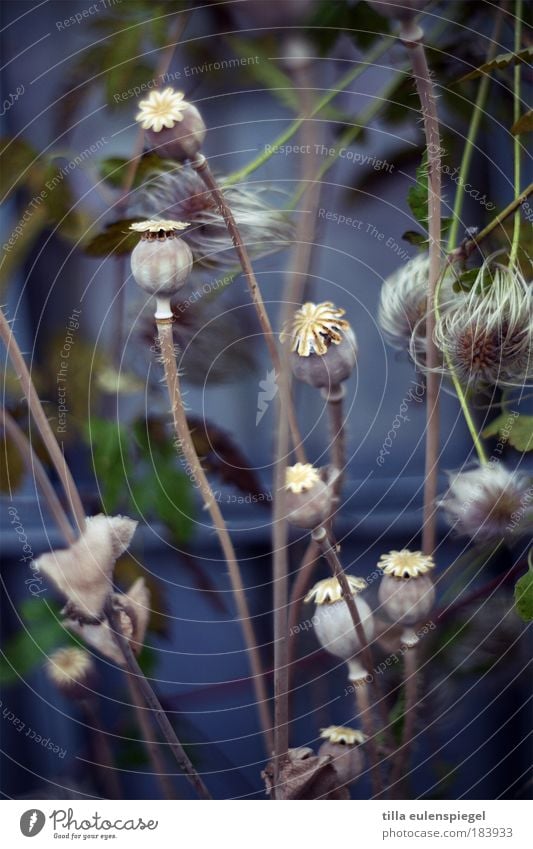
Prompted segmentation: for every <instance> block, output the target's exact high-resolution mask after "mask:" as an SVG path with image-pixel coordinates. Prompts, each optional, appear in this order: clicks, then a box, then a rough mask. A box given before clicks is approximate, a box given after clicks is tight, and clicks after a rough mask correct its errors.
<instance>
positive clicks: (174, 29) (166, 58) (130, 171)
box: [111, 12, 188, 367]
mask: <svg viewBox="0 0 533 849" xmlns="http://www.w3.org/2000/svg"><path fill="white" fill-rule="evenodd" d="M187 22H188V15H187V14H186V13H183V12H182V13H181V14H180V15H179V17H178V18H177V19H176V20H175V21H174V23H173V24H172V25H171V27H170V31H169V34H168V39H169V42H170V43H169V44H167V46H166V47H165V48H164V50H163V52H162V54H161V58H160V59H159V62H158V63H157V66H156V68H155V73H154V77H155V79H156V80H158V81H160V82H162V79H163V77H164V75H165V74H166V72H167V71H168V69H169V67H170V63H171V62H172V58H173V56H174V51H175V50H176V46H177V43H178V41H179V40H180V39H181V37H182V35H183V33H184V31H185V27H186V26H187ZM143 150H144V130H143V128H142V126H141V125H140V124H139V128H138V130H137V137H136V139H135V144H134V147H133V153H132V155H131V158H130V161H129V163H128V167H127V169H126V174H125V177H124V182H123V184H122V188H121V192H120V196H119V199H118V201H117V202H116V212H117V217H118V218H119V219H120V218H122V216H123V215H124V214H125V212H126V209H127V206H128V197H129V193H130V192H131V189H132V187H133V184H134V182H135V177H136V175H137V169H138V168H139V164H140V161H141V158H142V155H143ZM125 268H126V260H125V257H124V256H119V257H117V258H116V260H115V281H116V283H115V308H114V328H113V338H112V349H111V353H112V361H113V363H114V364H115V366H117V367H118V366H119V365H120V359H121V356H122V347H123V342H124V328H123V325H124V311H125V301H126V285H125V282H124V281H125V279H126V274H125Z"/></svg>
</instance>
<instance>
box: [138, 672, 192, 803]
mask: <svg viewBox="0 0 533 849" xmlns="http://www.w3.org/2000/svg"><path fill="white" fill-rule="evenodd" d="M126 679H127V682H128V689H129V691H130V696H131V701H132V705H133V709H134V711H135V716H136V718H137V722H138V723H139V728H140V731H141V734H142V736H143V739H142V741H141V742H142V744H143V746H145V748H146V750H147V752H148V757H149V758H150V763H151V764H152V769H153V770H154V775H155V776H157V780H158V781H159V784H160V785H161V790H162V792H163V796H164V797H165V799H177V798H179V797H178V796H177V795H176V793H175V791H174V787H173V785H172V781H171V780H170V777H169V776H168V775H167V774H166V765H165V761H164V758H163V757H162V755H161V752H160V751H159V744H158V742H157V740H156V738H155V736H154V733H153V731H152V726H151V724H150V722H149V721H148V717H147V715H146V708H145V706H144V704H143V699H142V695H141V693H140V691H139V686H138V684H137V680H136V678H135V676H133V675H132V674H131V672H128V671H127V670H126Z"/></svg>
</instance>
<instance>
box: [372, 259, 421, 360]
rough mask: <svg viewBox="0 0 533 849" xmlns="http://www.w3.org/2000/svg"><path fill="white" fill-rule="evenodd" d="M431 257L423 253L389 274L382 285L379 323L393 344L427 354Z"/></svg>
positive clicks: (399, 348)
mask: <svg viewBox="0 0 533 849" xmlns="http://www.w3.org/2000/svg"><path fill="white" fill-rule="evenodd" d="M428 281H429V257H428V255H427V254H419V255H418V256H415V257H414V258H413V259H411V260H409V262H408V263H407V264H406V265H403V266H402V267H401V268H399V269H398V270H397V271H395V272H394V273H393V274H391V275H390V277H387V279H386V280H385V281H384V283H383V286H382V287H381V297H380V302H379V308H378V324H379V326H380V327H381V329H382V331H383V335H384V337H385V339H386V341H387V342H388V344H389V345H390V346H391V347H392V348H397V349H398V350H400V351H408V352H411V351H413V352H414V354H415V356H417V357H418V356H423V355H424V354H425V350H426V313H427V293H428Z"/></svg>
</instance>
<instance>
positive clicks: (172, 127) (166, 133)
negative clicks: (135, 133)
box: [135, 87, 206, 162]
mask: <svg viewBox="0 0 533 849" xmlns="http://www.w3.org/2000/svg"><path fill="white" fill-rule="evenodd" d="M135 120H136V121H137V122H138V123H139V124H140V125H141V127H142V128H143V129H144V130H145V134H146V135H145V138H146V141H147V143H148V144H149V145H150V147H152V148H154V150H155V151H156V152H157V153H158V154H159V155H160V156H168V157H171V158H172V159H178V160H179V161H180V162H182V161H184V160H185V159H192V158H193V157H194V156H195V155H196V154H197V153H198V151H199V150H200V148H201V147H202V144H203V143H204V139H205V133H206V128H205V124H204V121H203V118H202V116H201V115H200V113H199V111H198V109H197V108H196V106H193V105H192V103H187V102H186V101H185V100H184V94H183V92H182V91H174V89H173V88H170V87H169V88H165V89H163V91H152V92H151V93H150V95H149V97H147V98H146V100H141V101H140V103H139V112H138V113H137V115H136V116H135Z"/></svg>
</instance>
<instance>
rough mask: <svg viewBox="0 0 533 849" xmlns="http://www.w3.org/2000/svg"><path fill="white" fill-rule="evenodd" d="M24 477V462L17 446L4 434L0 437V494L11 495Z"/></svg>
mask: <svg viewBox="0 0 533 849" xmlns="http://www.w3.org/2000/svg"><path fill="white" fill-rule="evenodd" d="M23 477H24V461H23V459H22V457H21V456H20V451H19V450H18V448H17V446H16V445H15V443H14V442H13V440H12V439H11V437H9V436H8V435H7V434H6V433H3V434H2V435H1V436H0V492H3V493H12V492H14V491H15V490H17V489H18V487H19V486H20V484H21V483H22V479H23Z"/></svg>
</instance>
